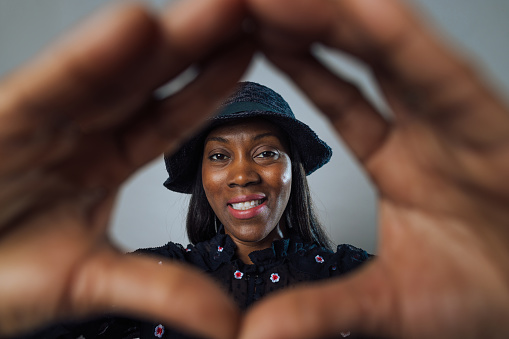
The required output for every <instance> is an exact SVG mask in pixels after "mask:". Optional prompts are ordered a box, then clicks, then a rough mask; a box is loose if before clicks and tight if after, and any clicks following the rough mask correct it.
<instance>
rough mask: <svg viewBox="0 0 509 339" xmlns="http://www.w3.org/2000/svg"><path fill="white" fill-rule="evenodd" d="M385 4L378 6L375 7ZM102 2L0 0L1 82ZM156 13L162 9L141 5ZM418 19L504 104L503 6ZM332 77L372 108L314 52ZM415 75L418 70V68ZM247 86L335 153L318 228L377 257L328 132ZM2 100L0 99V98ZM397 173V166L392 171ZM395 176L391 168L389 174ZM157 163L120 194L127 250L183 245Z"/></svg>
mask: <svg viewBox="0 0 509 339" xmlns="http://www.w3.org/2000/svg"><path fill="white" fill-rule="evenodd" d="M380 1H383V0H380ZM106 2H107V1H106V0H86V1H84V0H0V74H1V75H5V74H6V73H8V72H9V71H10V70H12V69H14V68H15V67H17V66H18V65H20V64H22V63H23V62H24V61H25V60H27V59H28V58H30V57H31V56H33V55H34V54H36V53H37V51H38V50H40V49H41V48H43V46H45V45H46V44H47V43H48V42H50V41H51V40H52V39H54V38H55V37H57V36H59V35H60V34H63V33H64V32H65V31H66V30H67V29H69V28H70V27H72V25H73V24H74V23H75V22H77V21H79V20H81V19H82V18H83V17H84V16H86V15H88V14H90V13H91V12H93V11H94V10H96V9H97V8H98V7H99V6H101V5H104V4H105V3H106ZM146 2H147V3H149V4H150V5H152V6H154V7H155V8H159V7H161V6H163V5H164V3H165V1H163V0H161V1H157V0H154V1H146ZM413 2H414V3H415V5H416V6H417V7H418V8H420V10H421V12H422V14H423V15H424V16H426V17H428V18H432V19H431V20H432V21H431V23H432V25H433V26H434V27H435V28H436V29H437V30H441V31H443V32H445V34H446V35H447V36H446V37H444V38H445V39H449V41H454V43H452V44H451V45H453V46H454V47H455V48H457V49H458V50H460V51H462V52H465V53H467V55H468V56H469V59H470V60H471V61H473V62H475V63H476V64H477V66H478V68H479V70H480V72H481V73H482V74H483V75H484V76H485V78H487V79H489V82H491V84H492V85H493V86H494V87H496V88H497V90H498V91H499V93H500V94H501V95H502V96H505V97H507V94H508V93H509V71H508V67H507V60H508V57H509V39H508V37H507V35H508V34H507V33H508V32H509V20H508V17H509V1H507V0H445V1H444V0H419V1H417V0H414V1H413ZM318 52H319V53H321V54H322V56H323V57H324V58H325V59H326V60H327V61H329V62H330V65H331V66H332V67H334V68H335V69H336V70H337V71H338V72H341V73H343V74H346V76H348V77H351V78H353V79H354V80H355V81H357V82H359V83H360V84H361V85H362V86H363V88H364V90H365V91H366V94H367V95H368V96H370V97H371V98H372V99H373V100H375V101H377V102H378V104H380V105H381V106H383V104H382V103H381V102H380V101H379V100H378V99H377V95H376V88H375V87H373V86H372V85H371V84H370V78H369V74H368V73H366V72H364V71H363V69H362V67H360V66H359V65H357V64H356V63H355V62H351V61H348V60H345V59H344V58H343V57H342V56H340V55H338V54H337V53H330V52H328V51H323V50H320V51H318ZM416 67H419V65H416ZM245 79H249V80H252V81H257V82H260V83H263V84H266V85H269V86H270V87H272V88H273V89H275V90H276V91H278V92H279V93H281V94H282V95H283V97H285V98H286V99H287V101H288V102H289V103H290V106H292V108H293V110H294V112H295V114H296V115H297V116H298V117H299V118H300V119H301V120H303V121H304V122H306V123H308V124H309V125H311V127H312V128H313V129H314V130H315V131H316V132H317V133H318V134H319V135H320V136H321V137H322V138H323V139H324V140H325V141H326V142H327V143H329V145H331V147H332V148H333V150H334V156H333V159H332V161H331V163H330V164H329V165H327V166H325V167H324V168H322V169H321V170H319V171H318V172H316V173H315V174H313V175H311V176H310V177H309V181H310V184H311V189H312V193H313V196H314V199H315V203H316V207H317V209H318V211H319V213H320V216H321V220H322V221H323V223H324V224H325V225H326V226H327V229H328V231H329V233H330V235H331V236H332V238H333V240H334V241H335V242H336V243H338V244H339V243H351V244H354V245H356V246H359V247H363V248H365V249H366V250H368V251H370V252H375V251H376V223H375V220H376V191H375V190H374V188H373V187H372V186H371V184H370V183H369V180H368V179H367V178H366V176H365V175H364V174H363V172H362V170H361V169H360V168H359V167H358V165H357V164H356V163H355V161H354V160H353V159H352V158H351V157H350V155H349V153H348V151H347V150H345V148H344V147H343V146H342V144H341V141H338V140H337V139H336V136H335V134H334V132H333V131H332V130H331V129H330V128H329V126H328V125H327V123H326V122H325V121H324V120H323V118H322V117H321V116H320V115H318V114H316V113H315V110H314V108H313V107H312V106H311V105H310V103H309V102H307V101H306V99H305V98H304V97H302V96H301V94H300V93H299V92H297V91H296V89H295V88H294V87H293V85H291V84H290V83H289V82H288V81H286V79H284V78H283V77H280V74H279V73H278V71H277V70H275V69H273V68H271V66H270V65H268V64H267V63H266V62H265V61H264V60H263V59H258V60H257V61H256V62H255V63H254V65H253V66H252V67H251V68H250V70H249V71H248V73H247V74H246V75H245ZM0 99H1V93H0ZM395 166H397V164H395ZM395 168H397V167H395ZM165 176H166V174H165V170H164V166H163V162H162V158H159V159H156V160H155V161H154V162H153V163H151V164H150V165H148V166H146V167H145V168H143V169H142V170H140V171H139V172H138V173H137V174H136V175H135V176H134V177H132V178H131V180H129V181H128V182H127V183H126V185H125V186H124V187H123V189H122V193H121V195H120V197H119V200H118V203H117V206H116V210H115V213H114V216H113V219H112V223H113V227H112V228H111V233H112V237H113V239H114V240H115V241H116V242H117V243H118V244H119V245H120V246H121V247H122V248H124V249H125V250H132V249H135V248H139V247H149V246H158V245H162V244H164V243H166V242H167V241H169V240H172V241H175V242H181V243H187V238H186V236H185V230H184V218H185V213H186V205H187V201H188V200H187V199H188V198H187V197H186V196H185V195H180V194H176V193H173V192H169V191H167V190H165V189H164V188H163V186H162V185H161V183H162V182H163V180H164V179H165Z"/></svg>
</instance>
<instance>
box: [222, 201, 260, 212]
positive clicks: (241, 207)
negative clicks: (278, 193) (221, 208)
mask: <svg viewBox="0 0 509 339" xmlns="http://www.w3.org/2000/svg"><path fill="white" fill-rule="evenodd" d="M264 201H265V199H259V200H250V201H244V202H239V203H236V204H230V206H231V207H232V208H233V209H234V210H237V211H245V210H248V209H251V208H254V207H256V206H259V205H261V204H262V203H263V202H264Z"/></svg>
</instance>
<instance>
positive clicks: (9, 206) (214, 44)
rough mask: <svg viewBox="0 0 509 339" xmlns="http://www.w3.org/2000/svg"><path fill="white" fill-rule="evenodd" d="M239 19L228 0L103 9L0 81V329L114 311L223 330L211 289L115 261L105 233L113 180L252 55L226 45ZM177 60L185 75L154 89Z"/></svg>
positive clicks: (224, 85)
mask: <svg viewBox="0 0 509 339" xmlns="http://www.w3.org/2000/svg"><path fill="white" fill-rule="evenodd" d="M243 16H244V9H243V7H242V5H241V3H240V1H234V0H212V1H206V2H203V1H201V2H200V1H193V2H186V3H181V4H179V5H178V6H176V7H174V8H171V9H170V10H167V11H165V12H163V13H161V14H160V15H158V16H156V15H155V14H152V13H149V12H148V11H147V10H145V9H144V8H143V7H141V6H140V5H133V4H129V5H117V6H114V7H112V8H110V9H109V10H106V11H105V12H103V13H101V14H100V15H99V16H98V17H95V18H93V19H91V20H90V21H89V22H88V23H86V24H85V25H84V27H82V28H81V30H79V31H77V32H75V33H73V34H71V35H68V36H66V37H64V39H62V41H59V42H58V44H57V45H56V46H52V47H51V48H50V49H48V50H47V51H46V52H44V53H43V54H42V55H40V56H39V57H38V58H37V59H35V60H34V61H33V62H31V63H30V64H28V65H26V66H25V67H23V68H22V69H20V70H18V71H16V72H14V73H12V74H11V75H9V76H8V77H7V78H6V79H4V81H3V82H2V83H1V84H0V93H1V95H0V158H1V159H2V161H1V164H0V187H2V190H1V193H0V206H1V210H0V300H1V302H0V336H2V337H3V336H9V335H13V334H20V333H22V332H23V331H24V330H27V329H32V328H36V327H37V326H41V325H43V324H49V323H51V322H53V321H64V320H69V319H74V318H77V317H84V316H89V315H93V314H99V313H103V312H117V313H124V314H126V313H127V314H130V315H133V316H139V317H150V318H152V319H160V320H161V321H163V322H165V323H168V324H179V326H180V327H181V328H183V329H186V330H188V331H193V332H195V333H199V334H202V335H207V336H209V337H214V338H218V339H224V338H233V337H234V335H235V333H236V331H237V319H238V317H239V314H238V310H237V308H236V306H235V305H234V303H233V302H232V301H231V300H230V299H229V298H228V297H227V296H225V295H224V294H223V293H222V292H221V291H220V289H219V288H218V287H216V285H215V284H213V283H211V282H210V281H209V280H208V279H205V277H204V276H202V274H201V273H197V272H195V271H194V270H191V269H189V268H185V267H183V266H179V265H175V264H165V265H162V266H161V265H158V264H157V262H155V261H154V260H153V259H148V258H139V257H136V258H135V257H132V256H125V255H123V254H122V253H121V252H120V251H118V250H117V249H115V247H114V246H113V245H112V244H111V243H110V242H109V240H108V237H107V234H106V233H107V226H108V224H109V218H110V216H111V211H112V207H113V204H114V200H115V197H116V195H117V192H118V189H119V187H120V185H121V183H122V182H123V181H124V180H126V178H127V177H128V176H129V175H131V174H132V173H133V172H134V171H135V170H136V169H138V168H139V167H141V166H142V165H144V164H145V163H147V162H148V161H149V160H151V159H153V158H155V157H157V156H160V154H162V153H163V151H166V150H168V147H171V146H172V145H175V144H176V143H177V142H178V141H179V139H180V138H182V137H185V136H186V135H188V134H189V133H190V132H192V131H193V130H194V129H196V128H197V127H198V126H199V121H201V120H202V119H203V118H204V117H205V116H206V114H207V113H208V112H212V111H213V110H214V108H215V107H216V106H217V104H218V103H219V102H220V100H221V97H223V96H225V95H227V94H228V92H229V91H230V90H231V88H233V87H234V86H235V84H236V82H237V81H238V79H239V77H240V76H241V75H242V74H243V72H244V69H245V68H246V67H247V65H248V64H249V60H250V58H251V54H252V50H253V48H252V47H251V46H249V43H245V42H239V40H241V21H242V18H243ZM203 18H206V20H204V19H203ZM191 65H197V66H199V67H198V68H199V70H200V72H199V74H198V76H197V77H196V79H195V80H194V81H192V82H191V83H190V84H189V85H188V86H187V87H185V88H184V89H182V90H181V91H179V92H177V93H175V94H174V95H172V96H170V97H168V98H166V99H157V98H155V96H154V92H155V91H156V90H157V89H158V88H159V87H160V86H162V85H163V84H164V83H166V82H167V81H169V80H171V79H173V78H174V77H176V76H177V75H179V74H180V73H181V72H183V71H184V70H185V69H187V68H188V67H189V66H191ZM196 318H199V319H201V321H199V322H196V321H194V319H196Z"/></svg>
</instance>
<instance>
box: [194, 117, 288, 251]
mask: <svg viewBox="0 0 509 339" xmlns="http://www.w3.org/2000/svg"><path fill="white" fill-rule="evenodd" d="M202 179H203V188H204V190H205V194H206V195H207V199H208V201H209V204H210V206H211V207H212V209H213V210H214V212H215V214H216V216H217V217H218V218H219V220H220V221H221V223H222V224H223V225H224V227H225V232H226V234H229V235H230V236H231V237H232V239H233V240H234V241H235V242H236V243H237V245H239V244H244V245H248V246H256V245H259V244H261V243H265V242H267V241H269V243H268V246H270V243H271V242H272V241H273V240H275V239H277V238H280V234H279V233H280V230H279V229H278V227H277V226H278V223H279V220H280V218H281V216H282V214H283V211H284V210H285V208H286V205H287V203H288V199H289V197H290V191H291V186H292V171H291V161H290V157H289V146H288V144H287V141H286V139H285V138H284V137H283V133H282V132H281V131H280V130H279V128H278V127H277V126H276V125H274V124H272V123H270V122H268V121H266V120H263V119H256V118H253V119H244V120H242V121H240V122H235V123H232V124H227V125H222V126H219V127H217V128H216V129H214V130H212V131H211V132H210V133H209V135H208V136H207V138H206V139H205V145H204V152H203V160H202Z"/></svg>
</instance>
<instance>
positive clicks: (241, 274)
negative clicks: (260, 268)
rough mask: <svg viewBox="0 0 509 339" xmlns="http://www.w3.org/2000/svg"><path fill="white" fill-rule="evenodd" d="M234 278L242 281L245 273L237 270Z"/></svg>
mask: <svg viewBox="0 0 509 339" xmlns="http://www.w3.org/2000/svg"><path fill="white" fill-rule="evenodd" d="M233 276H234V277H235V279H242V277H243V276H244V273H242V272H241V271H239V270H236V271H235V273H233Z"/></svg>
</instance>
